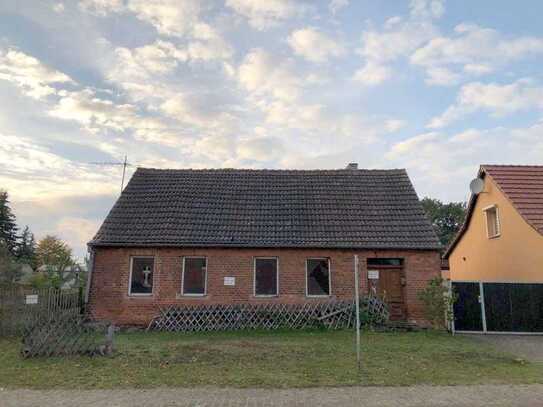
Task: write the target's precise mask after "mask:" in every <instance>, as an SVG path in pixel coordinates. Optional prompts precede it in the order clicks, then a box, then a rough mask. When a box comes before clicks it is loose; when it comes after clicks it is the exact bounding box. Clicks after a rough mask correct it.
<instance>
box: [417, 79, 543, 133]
mask: <svg viewBox="0 0 543 407" xmlns="http://www.w3.org/2000/svg"><path fill="white" fill-rule="evenodd" d="M533 109H543V87H540V86H535V85H534V84H533V83H532V81H530V80H526V79H519V80H517V81H515V82H513V83H510V84H506V85H501V84H497V83H489V84H485V83H481V82H472V83H468V84H466V85H464V86H462V88H461V89H460V92H459V94H458V96H457V98H456V103H455V104H453V105H452V106H450V107H449V108H447V110H445V111H444V112H443V113H442V114H441V115H439V116H437V117H434V118H433V119H432V120H431V121H430V123H429V124H428V126H427V127H429V128H433V129H437V128H441V127H445V126H448V125H449V124H451V123H453V122H455V121H457V120H459V119H460V118H462V117H464V116H466V115H468V114H472V113H475V112H478V111H483V112H488V113H489V114H490V115H491V116H494V117H499V116H504V115H507V114H511V113H515V112H518V111H522V110H533Z"/></svg>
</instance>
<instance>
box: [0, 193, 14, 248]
mask: <svg viewBox="0 0 543 407" xmlns="http://www.w3.org/2000/svg"><path fill="white" fill-rule="evenodd" d="M0 244H2V245H3V246H4V247H5V248H6V249H7V250H8V252H9V253H10V254H11V255H12V256H13V255H15V254H16V250H17V224H16V223H15V215H14V214H13V212H12V211H11V208H10V206H9V197H8V193H7V191H3V190H0Z"/></svg>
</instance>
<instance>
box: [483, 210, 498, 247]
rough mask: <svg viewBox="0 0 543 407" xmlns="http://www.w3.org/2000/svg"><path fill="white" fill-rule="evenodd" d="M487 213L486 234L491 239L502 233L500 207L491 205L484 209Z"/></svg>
mask: <svg viewBox="0 0 543 407" xmlns="http://www.w3.org/2000/svg"><path fill="white" fill-rule="evenodd" d="M484 211H485V215H486V234H487V236H488V238H489V239H491V238H493V237H498V236H499V235H500V219H499V217H498V207H497V206H495V205H494V206H489V207H488V208H485V209H484Z"/></svg>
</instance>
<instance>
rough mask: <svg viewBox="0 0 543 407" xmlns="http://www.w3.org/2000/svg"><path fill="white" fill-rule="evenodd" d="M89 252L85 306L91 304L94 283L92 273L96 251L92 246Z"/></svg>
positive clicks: (89, 247)
mask: <svg viewBox="0 0 543 407" xmlns="http://www.w3.org/2000/svg"><path fill="white" fill-rule="evenodd" d="M88 251H89V257H90V258H89V270H88V273H87V286H86V287H85V304H88V302H89V295H90V287H91V281H92V271H93V270H94V253H95V251H94V249H93V248H92V246H90V245H89V246H88Z"/></svg>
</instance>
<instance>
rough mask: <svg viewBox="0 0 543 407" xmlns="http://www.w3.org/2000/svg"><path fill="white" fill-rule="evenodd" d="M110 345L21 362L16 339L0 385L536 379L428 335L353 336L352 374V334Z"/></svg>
mask: <svg viewBox="0 0 543 407" xmlns="http://www.w3.org/2000/svg"><path fill="white" fill-rule="evenodd" d="M116 348H117V352H116V354H115V356H113V357H110V358H103V357H94V358H92V357H66V358H50V359H27V360H25V359H22V358H21V357H20V356H19V351H20V343H19V342H18V341H15V340H5V339H4V340H0V349H1V350H2V351H1V352H0V387H27V388H115V387H137V388H141V387H157V386H235V387H308V386H349V385H359V384H362V385H413V384H433V385H438V384H439V385H445V384H451V385H454V384H478V383H543V364H535V363H528V362H525V361H521V360H519V359H517V358H516V357H515V356H512V355H509V354H504V353H500V352H498V351H496V350H495V349H493V348H491V347H489V346H488V345H485V344H482V343H480V342H477V341H474V340H473V339H471V338H468V337H459V336H456V337H452V336H450V335H447V334H445V333H437V332H417V333H373V332H365V333H363V336H362V366H363V369H362V372H361V374H360V375H358V373H357V369H356V360H355V357H356V356H355V349H354V335H353V332H352V331H339V332H323V331H305V332H231V333H207V334H173V333H156V332H154V333H124V334H120V335H118V336H117V337H116Z"/></svg>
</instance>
